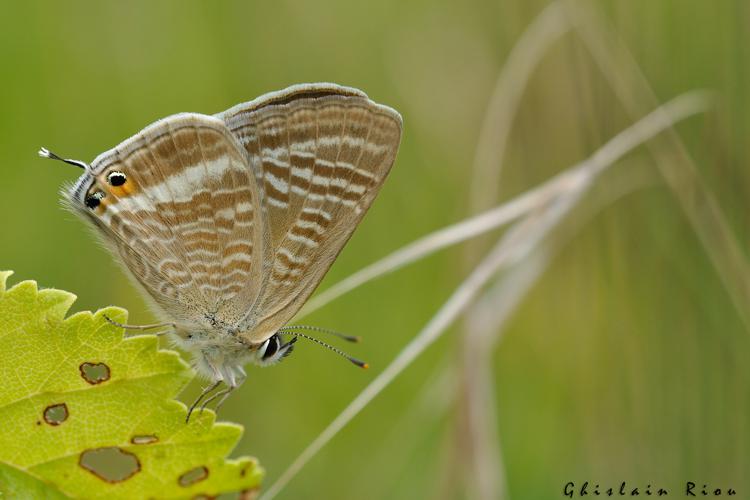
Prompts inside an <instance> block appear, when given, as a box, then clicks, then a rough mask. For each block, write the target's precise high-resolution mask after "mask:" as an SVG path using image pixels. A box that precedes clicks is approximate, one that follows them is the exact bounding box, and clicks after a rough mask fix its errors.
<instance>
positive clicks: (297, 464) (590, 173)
mask: <svg viewBox="0 0 750 500" xmlns="http://www.w3.org/2000/svg"><path fill="white" fill-rule="evenodd" d="M708 103H709V101H708V99H707V98H706V95H705V94H704V93H701V92H693V93H688V94H684V95H682V96H679V97H677V98H675V99H673V100H672V101H670V102H669V103H667V104H664V105H663V106H661V107H659V108H657V109H656V110H654V111H653V112H651V113H650V114H649V115H647V116H646V117H644V118H643V119H641V120H639V121H638V122H637V123H635V124H634V125H632V126H630V127H629V128H628V129H626V130H624V131H623V132H621V133H620V134H618V135H617V136H615V137H614V138H613V139H611V140H610V141H609V142H608V143H607V144H605V145H604V146H603V147H602V148H601V149H599V150H598V151H597V152H596V153H594V155H593V156H592V157H590V158H589V159H587V160H586V161H584V162H582V163H581V164H579V165H578V166H577V167H574V168H572V169H570V170H569V171H566V172H564V173H563V174H561V175H559V176H558V181H557V183H555V184H554V187H555V188H556V189H554V192H553V193H550V194H551V196H549V197H544V198H542V200H541V201H540V203H539V205H537V207H536V210H535V211H534V212H533V213H531V214H529V215H528V216H526V217H525V218H524V219H523V220H522V221H520V222H519V223H517V224H516V225H515V226H514V227H513V228H511V230H510V231H509V232H508V233H507V234H506V235H505V236H504V237H503V238H502V240H501V241H500V242H499V243H497V244H496V245H495V246H494V247H493V249H492V250H491V251H490V252H489V254H488V255H487V256H486V257H485V258H484V259H483V260H482V261H481V262H480V263H479V264H478V265H477V266H476V267H475V268H474V270H473V271H472V272H471V273H470V274H469V276H468V277H467V278H466V280H465V281H464V282H463V283H461V284H460V285H459V287H458V288H457V289H456V290H455V291H454V292H453V294H452V295H451V296H450V298H449V299H448V300H447V301H446V302H445V304H443V306H442V307H441V308H440V309H439V310H438V312H437V313H436V314H435V315H434V316H433V317H432V319H431V320H430V321H429V322H428V323H427V325H425V327H424V328H423V329H422V330H421V331H420V332H419V333H418V334H417V335H416V336H415V337H414V338H413V339H412V340H411V341H410V342H409V343H408V344H407V345H406V346H405V347H404V348H403V349H402V350H401V352H400V353H399V354H398V355H397V356H396V358H395V359H394V360H393V361H392V362H391V363H390V364H389V365H388V366H387V367H386V368H385V369H384V370H383V371H382V372H381V373H380V374H379V375H378V376H377V377H376V378H375V379H374V380H373V381H372V382H371V383H370V384H369V385H368V386H367V387H365V389H364V390H363V391H362V392H361V393H360V394H359V395H358V396H357V397H356V398H355V399H354V400H353V401H352V402H351V403H349V405H348V406H347V407H346V408H345V409H344V410H343V411H342V412H341V413H340V414H339V415H338V416H337V417H336V418H335V419H334V420H333V422H331V423H330V424H329V425H328V427H326V428H325V429H324V430H323V432H322V433H321V434H320V435H319V436H318V437H317V438H316V439H315V440H313V442H312V443H310V445H309V446H308V447H307V448H305V450H304V451H303V452H302V453H301V454H300V455H299V456H298V457H297V458H296V459H295V460H294V462H292V464H291V465H290V466H289V467H288V468H287V469H286V470H285V471H284V473H282V475H281V476H280V477H279V478H278V479H277V480H276V482H275V483H273V484H272V485H271V487H270V488H269V489H268V491H267V492H266V493H265V495H263V497H262V499H264V500H271V499H272V498H274V497H275V496H276V495H277V494H278V493H279V492H280V491H281V490H282V489H283V488H284V486H286V484H287V483H288V482H289V481H290V480H291V479H292V478H293V477H294V476H295V475H296V474H297V473H298V472H299V471H300V470H301V469H302V468H303V467H304V466H305V464H306V463H307V462H308V461H309V460H310V459H311V458H312V457H314V456H315V455H316V454H317V453H318V451H320V449H321V448H323V446H325V445H326V444H327V443H328V442H329V441H330V440H331V439H332V438H333V437H334V436H335V435H336V434H337V433H338V432H339V431H341V429H343V428H344V426H346V425H347V424H348V423H349V422H350V421H351V420H352V419H353V418H354V417H355V416H356V415H357V414H358V413H359V412H360V411H361V410H362V409H363V408H364V407H365V406H367V404H369V403H370V401H372V400H373V399H374V398H375V396H377V395H378V394H380V392H382V391H383V389H385V388H386V387H387V386H388V385H390V383H391V382H392V381H393V380H394V379H395V378H396V377H397V376H398V375H399V374H400V373H401V372H402V371H403V370H404V369H406V367H408V366H409V365H410V364H411V363H412V362H413V361H414V360H415V359H416V358H417V357H418V356H419V355H420V354H421V353H422V352H424V350H425V349H427V348H428V347H429V346H430V345H432V344H433V343H434V342H435V341H436V340H437V339H438V338H439V337H440V336H441V335H442V334H443V333H444V332H445V331H446V329H447V328H448V327H449V326H450V325H451V324H452V323H453V322H454V321H455V319H456V318H457V317H458V316H459V315H460V314H462V313H463V312H464V311H465V310H466V308H467V307H468V306H469V304H471V302H472V301H473V299H474V298H475V297H476V296H477V295H478V294H479V293H480V291H481V290H482V288H483V287H484V286H485V285H486V284H487V282H488V281H490V280H491V279H492V277H493V276H495V274H496V273H497V272H498V271H499V270H500V269H502V268H504V267H508V266H512V265H514V264H515V263H517V262H519V260H521V259H523V258H524V257H526V256H527V255H528V254H529V253H530V252H531V251H533V250H534V249H535V248H536V246H537V244H538V243H539V241H540V240H541V239H542V238H543V237H544V236H545V235H546V234H547V232H548V231H549V230H550V229H551V228H553V227H555V225H556V223H557V221H559V220H560V218H561V217H563V216H564V215H565V214H566V213H567V212H568V211H569V210H570V208H571V207H572V206H573V205H574V204H575V203H576V201H577V200H578V199H580V196H581V195H582V194H583V193H584V192H585V190H586V189H587V188H588V187H589V186H590V185H591V183H592V182H593V181H594V180H595V179H596V177H597V176H598V175H599V174H600V173H601V172H603V171H604V170H605V169H606V168H607V167H608V166H610V165H612V164H613V163H614V162H615V161H617V160H618V159H620V158H621V157H622V156H623V155H624V154H626V153H627V152H628V151H631V150H632V149H633V148H635V147H637V146H639V145H640V144H642V143H643V142H645V141H647V140H648V139H650V138H651V137H653V136H654V135H656V134H658V133H659V132H661V131H662V130H664V129H666V128H668V127H670V126H672V125H673V124H674V123H675V122H677V121H679V120H682V119H684V118H686V117H688V116H691V115H693V114H696V113H698V112H701V111H704V110H705V109H706V108H707V107H708Z"/></svg>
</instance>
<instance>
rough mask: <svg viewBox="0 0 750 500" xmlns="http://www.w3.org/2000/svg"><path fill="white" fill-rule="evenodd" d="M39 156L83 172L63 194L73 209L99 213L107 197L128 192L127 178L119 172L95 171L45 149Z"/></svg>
mask: <svg viewBox="0 0 750 500" xmlns="http://www.w3.org/2000/svg"><path fill="white" fill-rule="evenodd" d="M39 156H41V157H42V158H49V159H51V160H58V161H62V162H64V163H67V164H69V165H74V166H76V167H78V168H81V169H83V170H84V173H83V175H81V177H79V178H78V181H76V182H75V184H73V186H72V187H71V188H70V189H69V190H65V192H64V195H65V197H66V198H67V200H68V201H69V202H70V203H71V204H72V205H73V208H76V209H79V210H83V211H87V212H97V213H99V212H101V211H102V210H103V209H104V207H105V206H106V205H107V203H108V200H107V196H108V195H109V194H114V195H116V196H123V195H124V194H127V193H128V191H129V190H130V188H129V186H128V181H129V180H128V177H127V175H126V174H125V173H124V172H121V171H120V170H117V169H107V171H106V172H104V171H99V170H100V169H96V168H94V167H92V166H91V165H89V164H88V163H85V162H83V161H80V160H72V159H69V158H62V157H60V156H58V155H56V154H55V153H53V152H52V151H50V150H48V149H47V148H41V149H40V150H39ZM95 163H96V162H95ZM97 172H98V173H97Z"/></svg>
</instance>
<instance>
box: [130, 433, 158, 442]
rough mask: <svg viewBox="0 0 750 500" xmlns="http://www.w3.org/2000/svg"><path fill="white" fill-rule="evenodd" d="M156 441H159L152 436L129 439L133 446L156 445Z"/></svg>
mask: <svg viewBox="0 0 750 500" xmlns="http://www.w3.org/2000/svg"><path fill="white" fill-rule="evenodd" d="M157 441H159V438H158V437H156V436H154V435H153V434H151V435H145V434H144V435H140V436H133V437H132V438H130V442H131V443H133V444H151V443H156V442H157Z"/></svg>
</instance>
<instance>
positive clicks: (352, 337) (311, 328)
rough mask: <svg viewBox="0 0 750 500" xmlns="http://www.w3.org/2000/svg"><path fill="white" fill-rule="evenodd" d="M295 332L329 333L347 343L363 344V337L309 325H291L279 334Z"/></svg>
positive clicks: (281, 329)
mask: <svg viewBox="0 0 750 500" xmlns="http://www.w3.org/2000/svg"><path fill="white" fill-rule="evenodd" d="M290 330H291V331H294V330H309V331H313V332H321V333H327V334H329V335H335V336H336V337H338V338H340V339H343V340H346V341H347V342H355V343H356V342H362V337H360V336H358V335H347V334H345V333H341V332H337V331H336V330H329V329H328V328H320V327H319V326H308V325H289V326H285V327H283V328H280V329H279V332H281V333H285V332H287V331H290Z"/></svg>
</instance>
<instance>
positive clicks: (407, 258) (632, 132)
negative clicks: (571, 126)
mask: <svg viewBox="0 0 750 500" xmlns="http://www.w3.org/2000/svg"><path fill="white" fill-rule="evenodd" d="M708 97H709V96H708V94H706V93H704V92H697V91H696V92H691V93H687V94H683V95H682V96H680V97H677V98H675V99H674V100H673V101H671V102H670V103H669V104H668V105H665V106H664V108H663V109H664V110H665V111H664V112H665V113H669V115H667V116H661V117H660V116H658V114H659V113H660V112H661V111H660V110H658V109H657V110H656V111H654V112H653V113H652V114H651V115H649V116H647V117H646V118H644V119H643V120H642V121H641V122H639V123H641V126H640V127H638V128H637V129H635V128H634V127H631V128H629V129H627V130H625V131H624V132H622V133H621V134H620V135H618V136H617V138H616V139H619V140H614V139H613V140H612V141H610V142H608V143H607V144H605V145H604V146H603V147H602V148H601V149H599V150H598V151H597V152H596V154H595V157H592V158H591V159H590V160H588V161H586V162H583V163H581V164H578V165H576V166H575V167H573V168H571V169H569V170H566V171H564V172H562V173H561V174H558V175H557V176H555V177H553V178H552V179H550V180H549V181H547V182H545V183H544V184H542V185H541V186H538V187H536V188H534V189H531V190H529V191H526V192H525V193H524V194H521V195H519V196H517V197H516V198H513V199H512V200H510V201H509V202H506V203H503V204H502V205H500V206H498V207H495V208H493V209H491V210H488V211H486V212H484V213H481V214H479V215H477V216H474V217H471V218H469V219H466V220H464V221H462V222H459V223H456V224H453V225H451V226H448V227H445V228H443V229H440V230H438V231H435V232H433V233H431V234H428V235H427V236H424V237H422V238H420V239H419V240H417V241H415V242H413V243H410V244H409V245H407V246H405V247H403V248H401V249H399V250H396V251H395V252H393V253H391V254H390V255H388V256H386V257H384V258H383V259H381V260H379V261H377V262H374V263H373V264H370V265H369V266H367V267H365V268H363V269H361V270H360V271H357V272H356V273H354V274H352V275H351V276H349V277H347V278H344V279H343V280H342V281H340V282H338V283H336V284H335V285H333V286H331V287H330V288H328V289H327V290H325V291H323V292H321V293H319V294H318V295H316V296H315V297H313V298H312V299H311V300H310V301H309V302H308V303H307V304H306V305H305V307H303V308H302V310H301V311H300V313H299V314H298V316H297V318H301V317H303V316H306V315H308V314H310V313H312V312H313V311H316V310H318V309H320V308H321V307H323V306H325V305H326V304H328V303H330V302H332V301H334V300H335V299H337V298H338V297H341V296H342V295H344V294H346V293H348V292H350V291H352V290H354V289H355V288H358V287H359V286H361V285H363V284H365V283H367V282H368V281H371V280H373V279H375V278H379V277H381V276H384V275H386V274H388V273H391V272H393V271H396V270H397V269H400V268H401V267H403V266H405V265H408V264H410V263H412V262H416V261H418V260H420V259H422V258H423V257H426V256H428V255H431V254H433V253H435V252H437V251H438V250H441V249H443V248H446V247H448V246H451V245H455V244H456V243H460V242H462V241H466V240H468V239H470V238H473V237H475V236H477V235H480V234H484V233H486V232H489V231H492V230H494V229H497V228H499V227H502V226H503V225H505V224H507V223H509V222H511V221H513V220H515V219H517V218H519V217H521V216H523V215H524V214H527V213H528V212H529V211H531V210H533V209H534V208H535V207H538V206H539V205H540V203H544V202H545V201H546V200H549V199H550V197H552V196H555V195H556V194H557V193H558V192H559V191H560V190H561V189H567V187H568V184H569V183H570V182H577V181H576V177H580V176H581V175H583V176H587V175H590V174H589V173H587V172H586V171H587V170H588V169H591V168H593V169H594V170H598V169H601V168H603V167H601V166H600V165H601V162H602V159H607V158H615V159H616V158H619V157H621V156H622V155H624V154H625V153H627V152H628V151H630V150H631V149H633V148H634V147H636V146H638V144H640V142H643V141H645V140H647V139H648V138H649V137H650V136H652V135H654V134H655V133H657V132H659V131H660V130H662V128H661V127H663V120H664V119H671V118H672V117H677V119H678V120H679V119H682V118H684V117H685V116H688V115H690V114H694V113H697V112H700V111H702V110H704V109H705V108H706V106H707V103H708ZM667 106H668V107H667ZM613 161H614V160H613ZM593 173H594V174H597V173H598V172H593Z"/></svg>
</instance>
